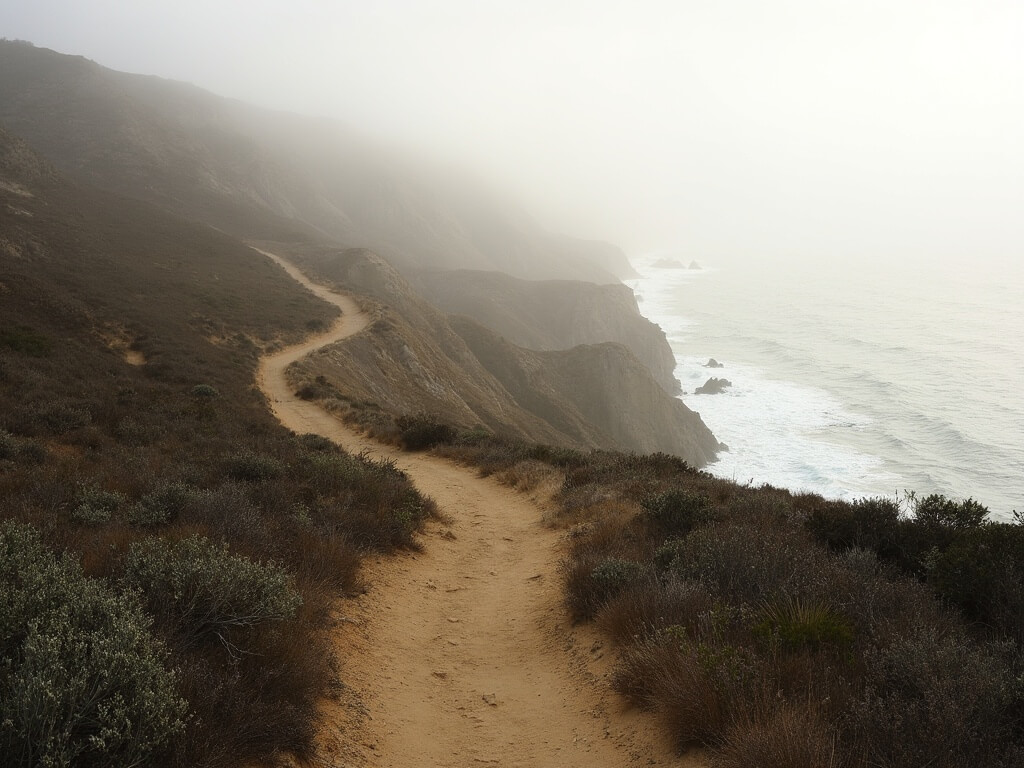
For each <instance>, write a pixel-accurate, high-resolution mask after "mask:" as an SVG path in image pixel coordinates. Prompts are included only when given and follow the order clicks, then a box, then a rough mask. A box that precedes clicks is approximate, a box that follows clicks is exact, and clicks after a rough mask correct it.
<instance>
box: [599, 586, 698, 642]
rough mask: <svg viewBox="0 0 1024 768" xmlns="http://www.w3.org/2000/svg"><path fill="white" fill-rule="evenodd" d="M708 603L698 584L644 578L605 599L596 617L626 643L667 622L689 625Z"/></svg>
mask: <svg viewBox="0 0 1024 768" xmlns="http://www.w3.org/2000/svg"><path fill="white" fill-rule="evenodd" d="M711 607H712V599H711V595H710V594H709V593H708V591H707V590H706V589H704V587H702V586H701V585H699V584H695V583H693V582H684V581H680V580H678V579H671V578H670V579H667V580H658V579H646V580H644V581H642V582H640V583H638V584H635V585H633V586H630V587H628V588H627V589H625V590H623V591H622V592H620V593H619V594H618V595H616V596H615V597H613V598H612V599H611V600H609V601H608V602H607V603H605V604H604V606H602V608H601V609H600V611H598V613H597V616H596V619H597V625H598V626H599V627H600V628H601V629H602V630H603V631H605V632H607V633H608V634H609V635H610V636H611V637H612V638H613V639H614V640H615V641H616V642H618V643H626V642H630V641H636V640H639V639H642V638H644V637H648V636H650V635H653V634H656V633H657V632H658V630H660V629H664V628H665V627H669V626H681V627H688V628H689V627H693V626H695V625H696V623H697V621H698V619H699V617H700V615H701V614H702V613H706V612H707V611H709V610H711Z"/></svg>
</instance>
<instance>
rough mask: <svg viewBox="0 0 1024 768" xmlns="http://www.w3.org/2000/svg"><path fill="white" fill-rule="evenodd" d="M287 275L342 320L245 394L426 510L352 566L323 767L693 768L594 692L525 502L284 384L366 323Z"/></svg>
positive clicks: (656, 732) (602, 659)
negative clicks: (359, 576) (381, 462)
mask: <svg viewBox="0 0 1024 768" xmlns="http://www.w3.org/2000/svg"><path fill="white" fill-rule="evenodd" d="M261 253H265V254H266V255H267V256H268V257H270V258H272V259H273V260H274V261H276V262H277V263H278V264H280V265H281V266H282V267H283V268H284V269H285V271H287V272H288V274H289V275H291V276H292V277H293V278H294V279H295V280H297V281H298V282H300V283H301V284H302V285H304V286H305V287H306V288H308V289H309V290H310V291H312V292H313V293H315V294H316V295H317V296H319V297H320V298H323V299H325V300H326V301H329V302H331V303H332V304H335V305H336V306H338V307H339V308H340V309H341V310H342V313H343V314H342V316H341V318H340V319H339V320H338V321H337V322H336V323H335V324H334V325H333V326H332V327H331V328H330V330H328V331H327V332H325V333H323V334H320V335H318V336H316V337H314V338H311V339H308V340H306V341H305V342H302V343H301V344H297V345H295V346H292V347H288V348H286V349H283V350H281V351H278V352H275V353H273V354H270V355H268V356H266V357H265V358H263V360H262V361H261V364H260V368H259V374H258V377H259V379H258V380H259V385H260V387H261V389H262V390H263V392H264V393H265V395H266V397H267V399H268V400H269V402H270V405H271V408H272V409H273V411H274V413H275V414H276V416H277V417H278V418H279V419H280V421H281V422H282V423H283V424H284V425H285V426H286V427H288V428H290V429H292V430H294V431H295V432H298V433H304V432H316V433H318V434H321V435H324V436H326V437H328V438H330V439H332V440H334V441H336V442H337V443H339V444H340V445H341V446H342V447H343V448H345V450H347V451H350V452H354V453H358V452H361V451H365V452H367V453H368V454H369V455H370V456H373V457H378V458H389V459H392V460H394V462H395V464H396V465H397V466H398V467H399V468H400V469H402V470H403V471H405V472H406V473H408V475H409V476H410V477H411V479H412V480H413V482H414V483H415V484H416V486H417V487H418V488H419V490H420V491H421V492H423V493H425V494H427V495H429V496H431V497H432V498H433V499H434V500H435V501H436V502H437V504H438V506H439V508H440V510H441V512H442V515H443V516H444V521H443V522H431V523H430V524H429V525H428V526H427V530H426V531H425V533H424V547H423V551H422V552H419V553H408V554H400V555H396V556H391V557H382V558H376V559H375V560H370V561H368V562H367V563H366V567H365V572H364V574H365V575H364V578H365V580H366V582H367V584H368V585H369V590H368V593H367V594H365V595H363V596H361V597H359V598H355V599H353V600H350V601H345V602H344V604H343V605H342V606H341V608H340V610H342V611H344V612H345V613H346V615H345V616H339V617H338V618H339V629H338V630H337V647H338V652H339V655H340V657H341V660H342V677H343V679H344V681H345V685H346V690H347V693H346V694H345V695H344V696H343V698H344V699H346V700H345V701H343V702H342V703H334V704H332V705H329V706H328V707H327V709H326V711H325V720H326V723H325V726H324V729H323V733H322V738H321V740H320V741H321V754H320V756H319V759H318V764H321V765H339V766H340V765H349V766H350V765H363V766H381V767H382V768H432V767H435V766H436V767H438V768H440V767H441V766H452V767H453V768H455V767H457V768H466V767H467V766H481V765H495V766H508V767H511V766H521V767H522V768H573V767H575V766H579V768H583V767H584V766H586V768H605V767H606V766H607V767H610V766H623V767H624V766H634V765H647V766H678V767H682V766H688V767H689V766H692V767H694V768H696V766H699V765H701V763H700V762H698V761H696V759H695V758H685V757H683V758H681V757H678V756H676V755H675V754H674V753H673V750H672V749H671V746H670V745H669V744H668V743H667V740H666V739H665V738H664V737H663V736H662V735H660V733H661V729H660V728H659V727H658V726H657V724H656V723H655V722H653V721H652V720H651V719H650V718H649V717H646V716H644V715H642V714H640V713H637V712H635V711H632V710H628V709H627V708H626V707H625V705H624V703H623V702H622V700H621V699H620V698H619V697H618V696H617V695H615V694H614V693H613V692H612V691H611V689H610V688H609V687H608V684H607V680H606V676H607V673H608V669H609V665H610V662H611V659H610V656H611V654H610V653H609V654H608V655H607V656H606V655H605V648H604V645H603V643H602V641H601V640H600V639H598V637H597V635H596V634H595V633H594V632H593V631H592V630H590V629H589V628H572V627H570V626H569V624H568V622H567V620H566V618H565V611H564V610H563V608H562V603H561V590H560V584H559V581H560V580H559V577H558V560H559V554H558V553H559V539H560V534H559V533H558V532H557V531H553V530H551V529H549V528H546V527H544V526H543V525H542V523H541V509H540V507H539V506H538V504H537V503H536V502H535V501H533V500H531V499H529V498H527V497H525V496H524V495H522V494H520V493H517V492H516V491H513V490H511V489H508V488H506V487H503V486H501V485H499V484H498V483H497V482H496V481H494V480H492V479H481V478H479V477H477V475H476V473H475V472H474V471H473V470H471V469H466V468H464V467H460V466H457V465H454V464H452V463H450V462H447V461H444V460H442V459H438V458H435V457H431V456H427V455H423V454H406V453H401V452H399V451H397V450H394V449H391V448H389V447H386V446H382V445H380V444H379V443H376V442H374V441H372V440H369V439H367V438H365V437H363V436H361V435H359V434H358V433H356V432H354V431H352V430H350V429H349V428H347V427H346V426H345V425H343V424H342V423H341V422H340V421H339V420H338V419H336V418H334V417H333V416H331V415H330V414H328V413H327V412H326V411H324V410H322V409H321V408H320V407H319V406H317V405H316V404H315V403H311V402H307V401H304V400H301V399H299V398H297V397H296V396H295V395H294V394H293V393H292V392H291V390H290V388H289V387H288V385H287V382H286V380H285V369H286V368H287V366H288V365H289V364H290V363H291V362H293V361H295V360H297V359H299V358H301V357H302V356H304V355H306V354H308V353H310V352H312V351H314V350H316V349H318V348H320V347H323V346H326V345H328V344H332V343H334V342H337V341H339V340H341V339H344V338H346V337H348V336H352V335H354V334H357V333H359V332H361V331H363V330H364V329H366V328H367V327H368V325H369V322H370V320H369V318H368V317H367V315H366V314H364V313H363V312H362V311H361V310H360V309H359V306H358V304H357V303H356V302H355V301H354V300H353V299H351V298H349V297H347V296H344V295H341V294H337V293H334V292H332V291H330V290H328V289H326V288H324V287H323V286H319V285H315V284H313V283H311V282H310V281H309V280H307V279H306V278H305V276H304V275H303V274H302V273H301V272H299V270H297V269H296V268H295V267H294V266H292V265H291V264H289V263H288V262H286V261H285V260H283V259H281V258H279V257H278V256H275V255H273V254H270V253H266V252H264V251H261Z"/></svg>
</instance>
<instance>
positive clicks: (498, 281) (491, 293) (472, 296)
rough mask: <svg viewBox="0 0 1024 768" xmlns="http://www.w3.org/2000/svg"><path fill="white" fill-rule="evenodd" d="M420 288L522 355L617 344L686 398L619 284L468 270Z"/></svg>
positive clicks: (657, 331) (437, 276)
mask: <svg viewBox="0 0 1024 768" xmlns="http://www.w3.org/2000/svg"><path fill="white" fill-rule="evenodd" d="M414 282H415V286H416V289H417V290H418V291H419V292H420V294H422V295H423V297H424V298H426V299H427V301H429V302H431V303H432V304H433V305H434V306H436V307H438V308H439V309H442V310H444V311H445V312H448V313H450V314H459V315H466V316H468V317H471V318H473V319H474V320H476V321H477V322H478V323H480V324H481V325H483V326H486V327H487V328H490V329H491V330H493V331H495V332H497V333H498V334H500V335H501V336H504V337H505V338H506V339H508V340H509V341H511V342H513V343H514V344H516V345H518V346H520V347H526V348H527V349H535V350H540V351H547V350H564V349H570V348H572V347H575V346H577V345H579V344H599V343H602V342H606V341H613V342H618V343H620V344H622V345H623V346H625V347H627V348H628V349H629V350H630V351H631V352H632V353H633V354H634V355H635V356H636V359H637V360H639V361H640V362H641V363H643V364H644V365H645V366H647V368H648V370H650V372H651V374H652V375H653V376H654V379H655V380H656V381H657V382H658V384H660V385H661V387H662V389H664V390H665V391H666V392H668V393H670V394H678V393H679V392H680V391H681V390H680V386H679V382H678V381H677V380H676V377H675V365H676V360H675V357H674V356H673V354H672V349H671V347H670V346H669V344H668V339H667V338H666V337H665V332H664V331H663V330H662V329H661V327H660V326H658V325H656V324H655V323H652V322H651V321H650V320H648V319H647V318H645V317H644V316H643V315H641V314H640V309H639V307H638V306H637V302H636V296H635V295H634V294H633V291H632V290H630V289H629V288H628V287H627V286H625V285H622V284H621V283H614V284H605V285H598V284H596V283H586V282H582V281H577V280H522V279H519V278H515V277H512V276H511V275H506V274H502V273H500V272H480V271H470V270H458V271H452V272H443V273H441V272H425V273H419V274H417V275H416V276H415V281H414Z"/></svg>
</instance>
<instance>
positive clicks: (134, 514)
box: [125, 482, 197, 526]
mask: <svg viewBox="0 0 1024 768" xmlns="http://www.w3.org/2000/svg"><path fill="white" fill-rule="evenodd" d="M196 493H197V490H196V489H195V488H194V487H193V486H191V485H189V484H188V483H180V482H171V483H167V482H165V483H161V484H160V485H158V486H157V487H156V488H154V489H153V490H152V491H150V492H149V493H147V494H146V495H145V496H143V497H142V498H141V499H139V501H138V502H137V503H135V504H132V505H131V506H130V507H129V508H128V511H127V513H126V515H125V517H126V518H127V519H128V522H129V523H131V524H132V525H139V526H154V525H163V524H165V523H169V522H171V521H172V520H174V519H175V518H177V517H178V515H179V514H181V512H182V510H184V509H185V506H186V505H187V504H188V503H189V502H190V501H191V500H192V499H193V498H195V495H196Z"/></svg>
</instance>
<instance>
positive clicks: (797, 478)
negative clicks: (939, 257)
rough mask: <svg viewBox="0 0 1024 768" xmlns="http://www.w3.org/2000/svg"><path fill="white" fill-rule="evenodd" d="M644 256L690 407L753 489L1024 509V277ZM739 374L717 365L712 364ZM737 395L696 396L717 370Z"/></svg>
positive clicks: (728, 467)
mask: <svg viewBox="0 0 1024 768" xmlns="http://www.w3.org/2000/svg"><path fill="white" fill-rule="evenodd" d="M665 260H678V261H679V262H681V263H683V264H689V263H690V258H689V257H686V256H681V255H673V254H672V253H658V254H651V255H648V256H644V257H641V258H636V259H633V262H634V266H635V267H636V269H637V271H638V272H639V273H640V275H641V277H640V279H637V280H634V281H630V285H631V287H632V288H633V290H634V291H635V292H636V294H637V296H638V299H639V301H640V308H641V311H642V312H643V314H644V315H646V316H647V317H648V318H650V319H651V320H653V321H654V322H656V323H658V324H659V325H661V326H662V328H664V329H665V332H666V334H667V335H668V338H669V342H670V343H671V345H672V349H673V351H674V352H675V355H676V361H677V363H678V367H677V369H676V376H677V378H679V380H680V381H681V382H682V385H683V390H684V394H683V396H682V397H683V401H684V402H685V403H686V404H687V405H688V406H689V407H690V408H692V409H693V410H695V411H697V412H699V413H700V415H701V417H702V418H703V420H704V422H705V423H706V424H707V425H708V426H709V427H710V428H711V430H712V431H713V432H714V433H715V435H716V436H717V437H718V439H719V440H720V441H722V442H724V443H726V444H727V445H728V446H729V448H730V450H729V451H728V452H725V453H723V454H722V455H721V458H720V460H719V461H718V462H716V463H715V464H713V465H711V466H710V467H708V470H709V471H711V472H713V473H714V474H716V475H719V476H722V477H727V478H730V479H733V480H735V481H737V482H740V483H750V484H752V485H762V484H765V483H768V484H771V485H775V486H780V487H785V488H790V489H792V490H794V491H799V490H807V491H814V492H817V493H821V494H823V495H825V496H827V497H832V498H845V499H855V498H861V497H864V496H875V495H882V496H890V497H892V496H894V495H902V492H903V491H906V490H912V491H915V492H916V493H917V494H918V495H925V494H928V493H943V494H946V495H947V496H950V497H953V498H967V497H973V498H975V499H977V500H978V501H980V502H981V503H982V504H984V505H986V506H987V507H988V508H989V509H990V510H991V511H992V513H993V515H994V516H996V517H997V518H1003V519H1008V518H1009V517H1010V516H1011V514H1012V512H1013V510H1020V511H1021V512H1024V280H1020V279H1014V277H1013V276H1008V275H1007V274H1006V273H1005V272H1003V271H1000V270H998V269H989V270H974V269H972V268H969V267H963V268H948V269H946V270H944V271H943V270H934V271H929V270H926V269H916V270H914V269H909V268H901V267H897V266H893V265H883V266H875V267H874V268H871V269H867V268H860V267H858V266H857V265H848V266H843V267H839V268H837V267H836V266H834V265H831V266H830V265H825V264H816V265H809V266H806V265H805V266H802V267H800V268H799V269H797V268H795V267H788V268H787V267H779V266H775V267H770V266H769V265H767V264H755V265H747V266H744V267H742V268H740V267H728V266H721V267H716V266H715V265H713V264H704V265H702V266H703V267H704V268H703V269H700V270H696V269H679V268H670V267H664V266H659V264H662V263H663V262H664V261H665ZM712 357H713V358H715V359H716V360H718V361H719V362H721V363H722V364H723V365H724V366H725V367H724V368H720V369H710V368H706V367H704V363H706V362H707V361H708V359H709V358H712ZM711 376H715V377H719V378H726V379H728V380H729V381H731V382H732V386H731V387H730V388H729V389H727V390H726V391H725V392H723V393H721V394H717V395H695V394H693V392H694V390H695V389H696V388H697V387H699V386H700V385H701V384H703V383H704V382H705V381H706V380H707V379H708V378H709V377H711Z"/></svg>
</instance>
